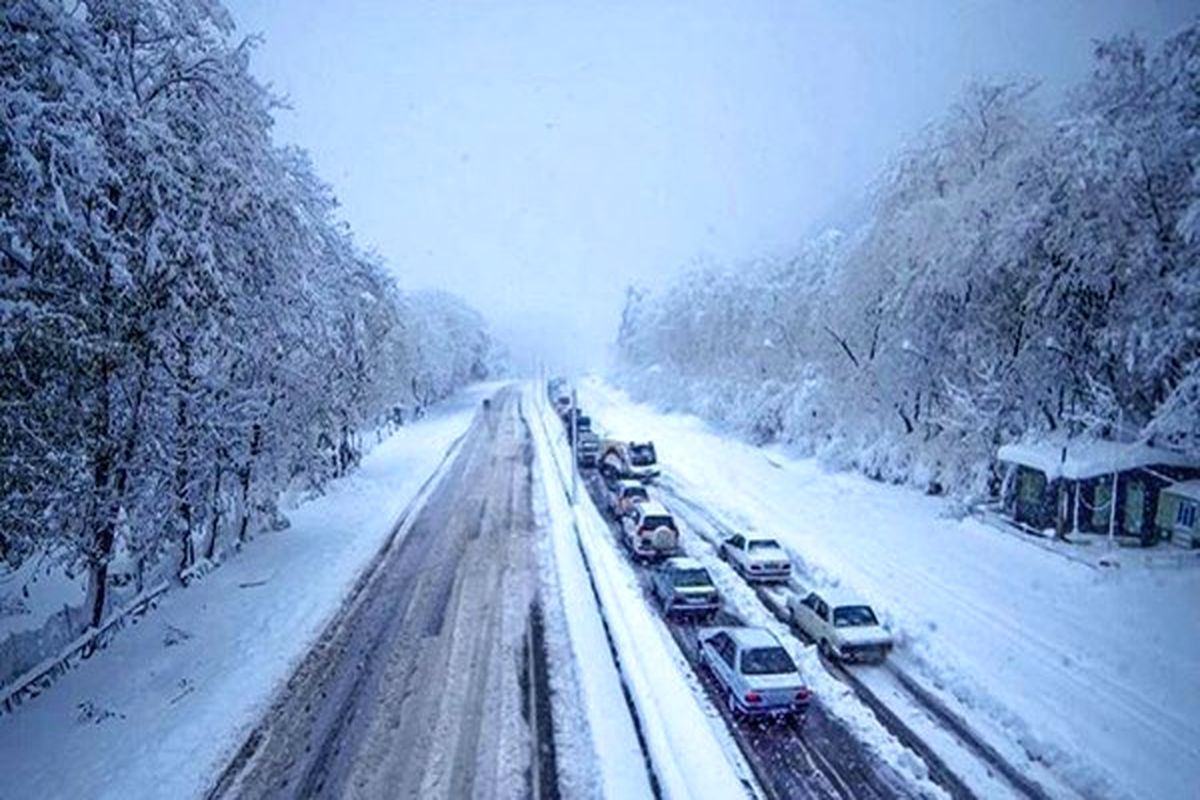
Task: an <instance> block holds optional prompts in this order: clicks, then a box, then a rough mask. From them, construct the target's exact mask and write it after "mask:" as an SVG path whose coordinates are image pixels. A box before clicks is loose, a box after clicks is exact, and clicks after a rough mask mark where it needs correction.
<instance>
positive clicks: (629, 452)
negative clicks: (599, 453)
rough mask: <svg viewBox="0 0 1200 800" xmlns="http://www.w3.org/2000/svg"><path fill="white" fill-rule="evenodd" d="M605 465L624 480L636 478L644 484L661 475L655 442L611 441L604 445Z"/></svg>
mask: <svg viewBox="0 0 1200 800" xmlns="http://www.w3.org/2000/svg"><path fill="white" fill-rule="evenodd" d="M604 464H606V465H607V466H608V467H609V468H610V469H611V470H612V471H613V472H615V473H617V474H618V475H620V476H621V477H623V478H635V479H637V480H639V481H642V482H643V483H649V482H651V481H653V480H654V479H655V478H657V477H658V475H659V470H658V467H657V464H658V454H657V453H656V452H655V450H654V442H618V441H613V440H611V439H610V440H609V441H607V442H605V443H604Z"/></svg>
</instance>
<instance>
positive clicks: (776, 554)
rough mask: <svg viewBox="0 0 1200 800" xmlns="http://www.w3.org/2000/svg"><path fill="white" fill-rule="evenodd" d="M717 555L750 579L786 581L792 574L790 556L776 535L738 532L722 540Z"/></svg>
mask: <svg viewBox="0 0 1200 800" xmlns="http://www.w3.org/2000/svg"><path fill="white" fill-rule="evenodd" d="M717 555H718V556H720V557H721V558H722V559H724V560H725V561H728V562H729V563H730V564H732V565H733V568H734V569H735V570H737V572H738V574H740V575H741V576H742V577H743V578H745V579H746V580H748V581H786V580H787V579H788V578H790V577H791V576H792V562H791V559H789V558H788V554H787V552H786V551H785V550H784V549H783V548H782V547H781V546H780V544H779V542H777V541H775V540H774V539H767V538H760V537H756V536H743V535H742V534H740V533H739V534H735V535H734V536H730V537H729V538H728V539H726V540H725V541H723V542H721V546H720V547H718V548H717Z"/></svg>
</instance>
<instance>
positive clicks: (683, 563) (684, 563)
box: [663, 556, 704, 569]
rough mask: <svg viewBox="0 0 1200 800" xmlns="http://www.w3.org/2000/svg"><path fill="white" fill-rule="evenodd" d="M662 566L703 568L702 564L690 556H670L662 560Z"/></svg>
mask: <svg viewBox="0 0 1200 800" xmlns="http://www.w3.org/2000/svg"><path fill="white" fill-rule="evenodd" d="M663 566H664V567H670V568H671V569H704V565H703V564H701V563H700V562H699V561H697V560H696V559H694V558H692V557H690V556H672V557H671V558H668V559H667V560H666V561H664V562H663Z"/></svg>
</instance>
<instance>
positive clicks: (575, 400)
mask: <svg viewBox="0 0 1200 800" xmlns="http://www.w3.org/2000/svg"><path fill="white" fill-rule="evenodd" d="M578 448H579V390H578V389H576V388H575V387H571V505H575V499H576V497H577V496H578V494H579V453H578Z"/></svg>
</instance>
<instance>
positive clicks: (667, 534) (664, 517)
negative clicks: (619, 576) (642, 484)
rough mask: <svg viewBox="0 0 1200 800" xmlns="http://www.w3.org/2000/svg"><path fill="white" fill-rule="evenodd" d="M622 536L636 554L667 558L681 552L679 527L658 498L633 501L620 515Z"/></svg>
mask: <svg viewBox="0 0 1200 800" xmlns="http://www.w3.org/2000/svg"><path fill="white" fill-rule="evenodd" d="M621 533H622V537H621V538H622V539H624V541H625V546H626V547H628V548H629V550H630V552H632V553H633V555H634V556H635V557H637V558H647V559H658V558H667V557H669V556H673V555H676V554H678V553H679V527H678V526H677V525H676V524H675V518H674V517H672V516H671V512H670V511H667V509H666V508H664V507H663V505H662V503H659V502H658V501H656V500H647V501H645V502H642V503H634V504H633V511H632V513H630V514H629V515H628V516H625V517H623V518H622V519H621Z"/></svg>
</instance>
